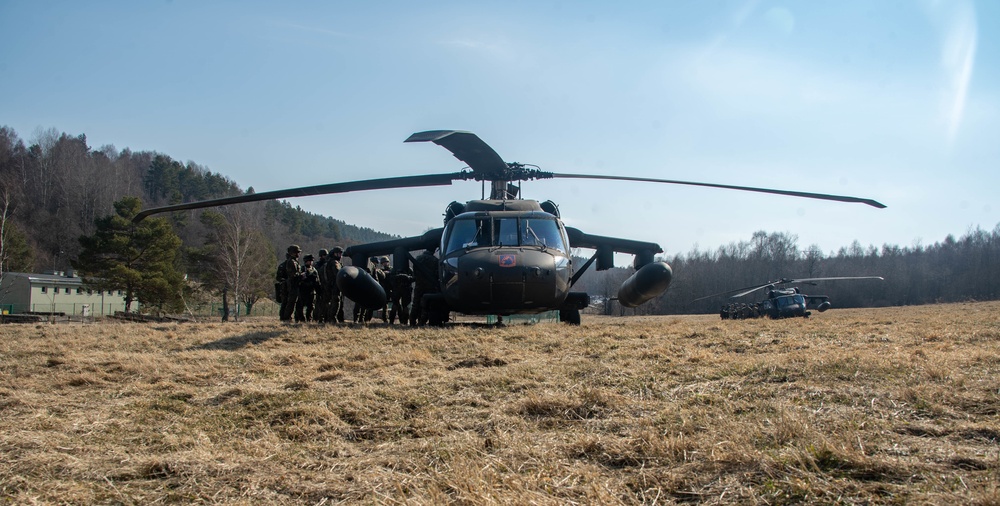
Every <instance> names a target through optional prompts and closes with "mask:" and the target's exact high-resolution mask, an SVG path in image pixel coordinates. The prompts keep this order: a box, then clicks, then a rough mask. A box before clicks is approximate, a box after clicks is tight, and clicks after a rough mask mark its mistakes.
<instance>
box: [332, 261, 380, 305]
mask: <svg viewBox="0 0 1000 506" xmlns="http://www.w3.org/2000/svg"><path fill="white" fill-rule="evenodd" d="M337 288H339V289H340V291H341V292H342V293H343V294H344V296H346V297H347V298H349V299H351V300H353V301H354V303H355V304H360V305H361V307H363V308H365V309H381V308H382V306H385V301H386V296H385V290H383V289H382V286H380V285H379V284H378V281H376V280H375V278H373V277H372V275H371V274H368V272H366V271H365V270H363V269H359V268H357V267H355V266H353V265H347V266H344V267H343V268H341V269H340V271H339V272H338V273H337Z"/></svg>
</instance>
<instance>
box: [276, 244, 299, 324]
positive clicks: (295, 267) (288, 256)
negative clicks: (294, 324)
mask: <svg viewBox="0 0 1000 506" xmlns="http://www.w3.org/2000/svg"><path fill="white" fill-rule="evenodd" d="M300 252H302V248H299V247H298V245H296V244H293V245H291V246H289V247H288V251H287V252H286V253H285V261H284V262H281V265H279V266H278V277H277V280H278V281H279V282H281V286H282V288H281V309H280V311H279V312H278V318H279V319H280V320H281V321H283V322H287V321H291V320H292V312H293V311H295V302H296V301H297V300H298V298H299V279H300V277H299V274H300V272H301V269H300V268H299V261H298V258H299V253H300Z"/></svg>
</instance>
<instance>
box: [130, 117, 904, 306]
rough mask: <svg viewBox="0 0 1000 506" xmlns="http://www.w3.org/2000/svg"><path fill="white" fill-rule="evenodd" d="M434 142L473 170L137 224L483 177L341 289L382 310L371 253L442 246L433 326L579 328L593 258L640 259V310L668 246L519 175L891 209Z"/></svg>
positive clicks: (359, 248)
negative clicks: (574, 211) (470, 196)
mask: <svg viewBox="0 0 1000 506" xmlns="http://www.w3.org/2000/svg"><path fill="white" fill-rule="evenodd" d="M428 141H429V142H433V143H435V144H437V145H439V146H442V147H444V148H445V149H447V150H449V151H451V153H452V154H453V155H454V156H455V157H456V158H458V159H459V160H461V161H462V162H464V163H466V164H467V165H468V167H467V168H466V169H464V170H462V171H460V172H453V173H450V174H427V175H419V176H405V177H393V178H384V179H367V180H362V181H352V182H345V183H332V184H325V185H317V186H308V187H303V188H292V189H288V190H276V191H270V192H264V193H254V194H246V195H239V196H235V197H226V198H219V199H212V200H205V201H200V202H190V203H184V204H177V205H171V206H166V207H158V208H153V209H147V210H145V211H142V212H140V213H139V214H138V215H136V217H135V219H134V221H136V222H138V221H139V220H142V219H143V218H145V217H146V216H149V215H151V214H155V213H162V212H168V211H181V210H187V209H197V208H204V207H214V206H222V205H227V204H238V203H243V202H253V201H260V200H271V199H282V198H290V197H304V196H308V195H324V194H333V193H347V192H356V191H366V190H380V189H388V188H412V187H422V186H443V185H450V184H451V183H452V182H453V181H458V180H462V181H466V180H475V181H481V182H482V184H483V187H484V191H483V193H484V195H483V198H481V199H480V200H470V201H468V202H465V203H460V202H452V203H450V204H448V205H447V206H446V207H445V214H444V226H443V227H442V228H435V229H433V230H430V231H427V232H425V233H424V234H422V235H419V236H414V237H406V238H402V239H395V240H389V241H383V242H376V243H370V244H361V245H356V246H351V247H349V248H347V250H346V251H345V252H344V254H345V256H347V257H349V258H350V259H351V263H352V264H353V266H347V267H345V268H343V269H341V272H340V273H339V274H338V276H337V286H338V288H340V290H341V291H342V292H343V293H344V295H346V296H347V297H348V298H350V299H351V300H353V301H354V302H355V303H357V304H360V305H362V306H364V307H368V308H379V307H382V306H383V305H384V304H385V301H386V294H385V292H384V291H383V290H382V288H381V287H380V286H379V284H378V283H377V282H376V281H375V279H374V278H372V276H371V275H369V274H368V273H367V272H366V271H365V270H364V269H360V268H358V267H356V266H364V265H367V263H368V259H369V258H371V257H372V256H377V255H390V254H391V255H393V265H394V267H393V269H399V268H400V267H401V266H404V265H407V262H411V261H413V260H414V258H413V256H412V255H411V252H412V251H420V250H432V251H433V250H437V251H438V262H439V263H438V265H439V269H438V274H437V279H438V281H439V283H440V292H439V293H434V294H427V295H425V296H424V297H423V299H422V300H421V301H414V304H422V307H423V308H425V310H426V311H428V314H429V315H430V322H431V323H437V324H440V323H443V322H445V321H447V319H448V315H449V312H452V311H454V312H458V313H464V314H468V315H498V316H507V315H512V314H525V313H526V314H531V313H541V312H544V311H552V310H558V311H559V318H560V321H563V322H567V323H571V324H579V323H580V310H581V309H583V308H585V307H587V306H588V305H589V303H590V297H589V295H588V294H587V293H586V292H579V291H573V285H574V284H575V283H576V282H577V281H578V280H579V279H580V276H581V275H582V274H583V273H584V272H585V271H586V270H587V268H589V267H590V266H591V264H593V263H595V262H596V264H597V270H606V269H610V268H612V267H614V254H615V253H616V252H617V253H625V254H631V255H634V257H635V261H634V267H635V269H636V272H635V274H633V275H632V276H631V277H630V278H628V279H627V280H625V282H624V283H622V285H621V287H620V289H619V292H618V300H619V302H620V303H621V304H622V305H624V306H626V307H635V306H638V305H640V304H642V303H644V302H646V301H648V300H650V299H652V298H654V297H657V296H659V295H660V294H662V293H663V292H664V291H666V289H667V287H668V286H669V285H670V281H671V278H672V275H673V274H672V272H671V269H670V266H669V265H667V263H666V262H659V261H656V260H655V258H654V257H655V255H656V254H657V253H662V252H663V249H662V248H660V246H659V245H658V244H656V243H653V242H644V241H635V240H630V239H619V238H615V237H605V236H599V235H591V234H587V233H584V232H582V231H580V230H578V229H575V228H572V227H566V226H564V225H563V222H562V220H561V218H560V215H559V208H558V207H557V206H556V204H555V203H553V202H552V201H545V202H538V201H535V200H528V199H521V198H520V196H519V193H520V182H521V181H530V180H535V179H559V178H573V179H603V180H621V181H636V182H649V183H668V184H681V185H690V186H703V187H711V188H724V189H731V190H743V191H751V192H760V193H772V194H777V195H789V196H794V197H805V198H813V199H822V200H834V201H840V202H854V203H863V204H867V205H870V206H873V207H877V208H884V207H885V206H884V205H882V204H881V203H879V202H876V201H874V200H871V199H862V198H857V197H846V196H840V195H827V194H818V193H806V192H797V191H787V190H775V189H768V188H753V187H747V186H732V185H724V184H712V183H698V182H691V181H675V180H668V179H651V178H638V177H626V176H606V175H588V174H559V173H554V172H544V171H542V170H540V169H539V168H538V167H535V166H526V165H524V164H520V163H508V162H505V161H504V160H503V159H502V158H500V155H498V154H497V153H496V151H494V150H493V148H491V147H490V146H489V145H488V144H486V143H485V142H484V141H483V140H482V139H480V138H479V137H477V136H476V134H474V133H471V132H464V131H456V130H434V131H427V132H418V133H415V134H413V135H411V136H410V137H409V138H408V139H406V141H405V142H428ZM487 183H489V185H490V194H489V198H485V185H486V184H487ZM515 183H517V184H515ZM571 248H585V249H593V250H595V253H594V255H593V256H592V257H591V258H590V259H588V260H587V261H586V262H585V263H584V264H583V265H582V266H580V267H579V268H576V269H574V267H575V266H574V265H573V258H572V256H571ZM414 264H415V265H416V262H414Z"/></svg>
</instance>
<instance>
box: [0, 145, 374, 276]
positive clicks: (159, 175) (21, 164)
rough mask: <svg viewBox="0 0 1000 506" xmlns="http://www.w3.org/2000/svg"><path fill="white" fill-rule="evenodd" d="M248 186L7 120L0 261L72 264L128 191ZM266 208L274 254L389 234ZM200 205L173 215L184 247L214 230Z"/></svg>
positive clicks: (211, 192) (174, 198) (274, 205)
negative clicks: (18, 127) (30, 134)
mask: <svg viewBox="0 0 1000 506" xmlns="http://www.w3.org/2000/svg"><path fill="white" fill-rule="evenodd" d="M247 191H252V189H249V188H248V189H247ZM242 193H244V190H243V189H241V188H240V186H239V185H238V184H237V183H236V182H234V181H233V180H231V179H229V178H228V177H226V176H224V175H222V174H219V173H216V172H212V171H211V170H209V169H208V168H207V167H202V166H200V165H198V164H197V163H194V162H187V163H186V164H185V163H180V162H178V161H176V160H173V159H172V158H171V157H170V156H168V155H166V154H161V153H156V152H152V151H132V150H130V149H128V148H126V149H123V150H121V151H119V150H117V149H116V148H115V147H114V146H102V147H100V148H97V149H93V148H91V146H89V145H88V144H87V137H86V135H84V134H81V135H78V136H72V135H68V134H65V133H59V132H57V131H56V130H54V129H50V130H48V131H46V132H43V133H41V134H40V135H38V136H37V138H34V139H32V140H31V141H30V143H26V142H25V141H24V140H22V139H21V138H20V137H19V136H18V134H17V133H16V132H15V131H14V130H13V129H11V128H9V127H0V213H2V215H0V216H2V217H3V218H5V219H4V220H3V223H4V225H5V228H6V231H5V232H4V234H3V235H4V237H5V239H6V244H4V248H3V249H4V251H5V254H4V256H5V257H7V258H5V259H4V265H3V266H2V268H3V269H4V270H18V271H42V270H50V269H53V270H65V269H67V268H69V262H70V260H71V259H74V258H76V256H77V255H78V254H79V252H80V243H79V241H78V238H79V237H80V236H81V235H89V234H92V233H93V232H94V220H95V219H96V218H99V217H102V216H106V215H109V214H112V213H113V212H114V209H113V207H112V204H113V203H114V202H115V201H116V200H119V199H121V198H122V197H124V196H129V195H131V196H137V197H139V198H141V199H142V201H143V207H146V208H148V207H156V206H162V205H168V204H175V203H181V202H191V201H196V200H204V199H210V198H217V197H225V196H231V195H240V194H242ZM262 207H263V208H264V213H263V214H264V219H262V220H261V229H262V230H263V231H264V233H265V234H266V235H267V237H268V238H269V239H270V241H271V243H272V246H273V248H274V249H275V255H276V257H277V256H278V255H279V254H283V252H284V248H285V247H286V246H287V245H288V244H293V243H294V244H299V245H301V246H302V248H303V249H304V250H305V251H307V252H315V251H317V250H319V249H320V248H327V249H329V248H332V247H333V246H338V245H339V246H348V245H351V244H357V243H363V242H371V241H380V240H386V239H390V238H392V236H389V235H387V234H383V233H381V232H377V231H375V230H372V229H370V228H363V227H358V226H355V225H349V224H347V223H344V222H343V221H341V220H338V219H335V218H331V217H327V216H320V215H318V214H313V213H309V212H306V211H303V210H302V209H301V208H299V207H298V206H296V207H292V206H291V205H289V204H288V203H287V202H278V201H269V202H266V203H264V204H263V206H262ZM201 213H202V211H200V210H198V211H188V212H184V213H173V214H172V215H167V216H169V219H170V220H171V222H172V223H173V225H174V229H175V231H176V232H177V234H178V235H179V236H180V237H181V239H182V240H183V241H184V246H185V247H186V248H189V249H197V248H200V247H202V246H203V245H204V243H205V242H206V240H207V238H208V237H209V236H210V234H209V233H208V231H207V230H205V228H204V225H203V224H202V221H201V220H200V219H199V217H200V214H201Z"/></svg>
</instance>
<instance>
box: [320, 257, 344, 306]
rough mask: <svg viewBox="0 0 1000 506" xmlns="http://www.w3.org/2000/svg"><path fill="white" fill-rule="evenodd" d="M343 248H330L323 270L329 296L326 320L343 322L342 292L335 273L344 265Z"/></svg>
mask: <svg viewBox="0 0 1000 506" xmlns="http://www.w3.org/2000/svg"><path fill="white" fill-rule="evenodd" d="M343 258H344V248H341V247H340V246H337V247H335V248H333V249H332V250H330V256H329V257H328V258H327V260H326V265H324V266H323V270H324V271H325V272H326V290H327V294H328V295H327V297H329V300H330V302H329V306H328V307H327V313H326V321H328V322H340V323H344V294H342V293H340V289H339V288H337V273H338V272H340V268H341V267H343V266H344V264H343Z"/></svg>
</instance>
